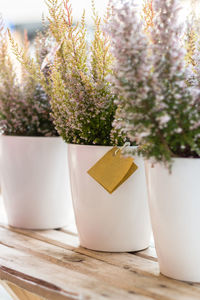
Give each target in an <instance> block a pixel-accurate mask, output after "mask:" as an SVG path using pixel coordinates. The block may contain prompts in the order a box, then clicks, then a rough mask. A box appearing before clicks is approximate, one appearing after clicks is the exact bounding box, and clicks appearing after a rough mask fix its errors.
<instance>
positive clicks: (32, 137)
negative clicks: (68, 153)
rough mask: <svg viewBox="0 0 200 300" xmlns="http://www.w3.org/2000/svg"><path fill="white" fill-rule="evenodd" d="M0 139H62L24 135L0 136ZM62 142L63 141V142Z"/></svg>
mask: <svg viewBox="0 0 200 300" xmlns="http://www.w3.org/2000/svg"><path fill="white" fill-rule="evenodd" d="M0 137H1V138H2V137H3V138H18V139H47V138H54V139H58V138H59V139H60V138H61V139H62V137H61V136H26V135H6V134H1V135H0ZM63 141H64V140H63Z"/></svg>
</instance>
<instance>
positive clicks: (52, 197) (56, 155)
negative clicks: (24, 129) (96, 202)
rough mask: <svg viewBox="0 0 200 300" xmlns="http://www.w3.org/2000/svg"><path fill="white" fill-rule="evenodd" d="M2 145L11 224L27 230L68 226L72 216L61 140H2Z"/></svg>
mask: <svg viewBox="0 0 200 300" xmlns="http://www.w3.org/2000/svg"><path fill="white" fill-rule="evenodd" d="M0 141H1V187H2V195H3V200H4V205H5V209H6V213H7V217H8V224H9V225H11V226H14V227H20V228H25V229H50V228H59V227H62V226H64V225H67V224H68V219H69V218H70V217H71V216H70V215H71V213H72V204H71V193H70V185H69V174H68V161H67V144H65V143H64V142H63V140H62V139H61V138H60V137H17V136H1V139H0Z"/></svg>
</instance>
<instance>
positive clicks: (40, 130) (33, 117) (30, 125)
mask: <svg viewBox="0 0 200 300" xmlns="http://www.w3.org/2000/svg"><path fill="white" fill-rule="evenodd" d="M0 31H1V34H0V39H1V43H0V128H1V132H2V133H3V134H6V135H17V136H56V135H57V132H56V130H55V128H54V125H53V122H52V117H51V116H50V112H51V107H50V102H49V97H48V96H47V94H46V93H45V92H44V89H43V88H42V86H41V84H40V82H39V80H37V79H34V78H33V77H32V76H30V74H29V73H28V72H27V71H26V70H25V68H24V67H23V66H21V70H19V69H17V70H16V67H15V64H14V62H13V58H12V59H11V56H10V51H9V40H8V36H7V32H5V30H4V26H3V22H2V23H1V29H0ZM48 47H49V45H48V44H47V43H46V38H45V37H44V36H43V37H42V34H38V36H37V38H36V40H35V49H36V50H35V59H36V60H37V62H38V64H41V63H42V61H43V57H45V56H46V55H47V52H48V51H49V49H48ZM29 55H30V54H29V42H28V40H27V36H26V35H25V43H24V59H25V58H26V59H28V57H29Z"/></svg>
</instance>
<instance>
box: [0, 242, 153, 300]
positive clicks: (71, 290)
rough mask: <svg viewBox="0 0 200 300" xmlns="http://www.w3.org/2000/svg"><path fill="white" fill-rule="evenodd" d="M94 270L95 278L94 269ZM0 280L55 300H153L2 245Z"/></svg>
mask: <svg viewBox="0 0 200 300" xmlns="http://www.w3.org/2000/svg"><path fill="white" fill-rule="evenodd" d="M93 269H94V270H93V274H95V266H94V267H93ZM115 276H116V273H115ZM0 277H1V279H2V280H7V281H10V282H12V283H14V284H16V285H19V286H20V287H21V288H24V289H26V290H28V291H30V292H32V293H35V294H37V295H40V296H41V297H45V298H47V299H53V300H61V299H62V300H64V299H65V300H66V299H95V300H96V299H100V300H101V299H107V298H109V299H113V300H116V299H120V300H121V299H128V300H129V299H132V300H136V299H138V300H149V299H152V298H151V297H149V296H145V295H139V294H138V293H137V292H134V291H132V290H130V291H128V292H126V291H124V290H122V289H120V288H115V287H113V286H111V284H110V282H103V281H101V280H98V279H96V278H95V277H94V276H88V275H85V274H82V273H79V272H75V271H73V270H70V269H69V268H66V267H65V268H64V267H61V266H59V265H57V264H55V263H52V262H50V261H46V260H45V259H42V258H40V257H38V256H34V255H32V254H31V253H28V252H24V251H19V250H16V249H14V248H9V247H6V246H4V245H0ZM144 293H145V292H144ZM147 294H149V293H147ZM152 294H153V293H152Z"/></svg>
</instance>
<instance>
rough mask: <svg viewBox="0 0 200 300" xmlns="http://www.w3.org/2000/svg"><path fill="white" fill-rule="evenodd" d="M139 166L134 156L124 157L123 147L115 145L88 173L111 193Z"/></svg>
mask: <svg viewBox="0 0 200 300" xmlns="http://www.w3.org/2000/svg"><path fill="white" fill-rule="evenodd" d="M137 168H138V167H137V165H136V164H135V163H134V161H133V158H132V157H123V156H122V155H121V149H119V148H118V147H114V148H112V149H111V150H110V151H108V152H107V153H106V154H105V155H104V156H103V157H102V158H101V159H100V160H99V161H97V163H96V164H95V165H94V166H93V167H92V168H91V169H90V170H88V174H89V175H90V176H91V177H92V178H94V179H95V180H96V181H97V182H98V183H99V184H101V185H102V186H103V187H104V188H105V189H106V190H107V191H108V192H109V193H110V194H111V193H112V192H114V191H115V190H116V189H117V188H118V187H119V186H120V185H121V184H122V183H124V182H125V181H126V180H127V179H128V178H129V177H130V176H131V175H132V174H133V173H134V172H135V171H136V170H137Z"/></svg>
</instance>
